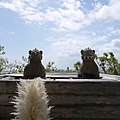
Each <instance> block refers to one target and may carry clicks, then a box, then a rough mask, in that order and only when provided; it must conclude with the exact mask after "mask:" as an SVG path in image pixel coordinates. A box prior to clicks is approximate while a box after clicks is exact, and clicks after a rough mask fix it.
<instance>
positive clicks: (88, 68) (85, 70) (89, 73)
mask: <svg viewBox="0 0 120 120" xmlns="http://www.w3.org/2000/svg"><path fill="white" fill-rule="evenodd" d="M81 54H82V56H81V57H82V60H83V63H82V65H81V66H80V70H79V71H78V77H79V78H84V79H97V78H100V77H99V70H98V66H97V64H96V63H95V61H94V58H95V50H91V49H90V48H86V49H85V50H81Z"/></svg>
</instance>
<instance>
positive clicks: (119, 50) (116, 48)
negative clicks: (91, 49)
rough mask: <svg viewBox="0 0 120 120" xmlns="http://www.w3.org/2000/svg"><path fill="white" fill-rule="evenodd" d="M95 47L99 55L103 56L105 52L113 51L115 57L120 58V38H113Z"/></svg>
mask: <svg viewBox="0 0 120 120" xmlns="http://www.w3.org/2000/svg"><path fill="white" fill-rule="evenodd" d="M95 49H96V52H97V54H98V55H99V56H101V55H102V54H103V53H104V52H107V53H109V52H113V53H114V54H115V57H116V58H117V59H119V60H120V38H118V39H113V40H112V41H111V42H109V43H105V44H103V45H101V46H96V47H95Z"/></svg>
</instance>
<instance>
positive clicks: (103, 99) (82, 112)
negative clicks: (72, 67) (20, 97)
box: [0, 74, 120, 120]
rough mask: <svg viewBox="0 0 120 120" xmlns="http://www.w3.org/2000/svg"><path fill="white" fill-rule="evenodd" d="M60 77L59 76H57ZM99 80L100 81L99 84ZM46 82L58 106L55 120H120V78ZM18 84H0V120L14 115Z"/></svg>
mask: <svg viewBox="0 0 120 120" xmlns="http://www.w3.org/2000/svg"><path fill="white" fill-rule="evenodd" d="M58 76H60V74H59V75H58ZM98 80H99V81H98ZM98 80H97V79H94V80H92V79H91V80H88V79H84V80H83V79H56V80H55V81H54V80H52V79H47V80H45V81H46V83H45V86H46V89H47V92H48V97H49V99H50V102H49V104H50V105H52V106H55V107H54V108H53V109H52V111H51V114H50V115H51V117H53V118H54V120H99V119H100V120H108V119H109V118H111V119H112V120H119V119H120V76H110V75H104V76H103V78H102V79H98ZM17 83H19V80H16V81H15V80H10V81H7V80H6V81H5V80H4V81H0V88H2V86H4V87H3V88H2V90H1V92H0V120H10V118H13V116H11V115H10V113H11V112H13V111H14V108H13V106H12V104H10V103H9V102H10V101H11V100H12V98H13V96H14V95H17V94H15V92H16V88H17V86H16V85H17Z"/></svg>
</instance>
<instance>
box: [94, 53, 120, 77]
mask: <svg viewBox="0 0 120 120" xmlns="http://www.w3.org/2000/svg"><path fill="white" fill-rule="evenodd" d="M95 58H96V62H97V63H98V65H99V66H100V68H102V70H103V72H104V73H105V74H106V73H107V74H113V75H120V63H118V60H117V59H116V57H115V56H114V54H113V53H112V52H109V53H103V56H101V57H98V56H97V55H96V56H95Z"/></svg>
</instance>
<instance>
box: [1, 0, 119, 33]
mask: <svg viewBox="0 0 120 120" xmlns="http://www.w3.org/2000/svg"><path fill="white" fill-rule="evenodd" d="M42 2H46V4H47V1H46V0H41V1H39V0H22V1H21V0H11V2H10V1H8V2H0V6H1V7H4V8H7V9H10V10H12V11H14V12H17V13H19V14H20V15H21V18H23V19H24V20H25V21H26V23H36V24H40V25H41V24H44V23H45V22H47V21H49V22H54V23H55V25H56V26H58V28H59V29H61V30H62V29H63V30H65V29H66V30H75V31H77V30H79V29H81V28H82V27H84V26H88V25H90V24H91V23H92V22H93V21H95V20H96V19H106V20H110V19H113V20H120V14H119V12H118V11H120V1H119V0H110V2H109V4H107V5H104V4H102V3H100V2H95V5H94V9H93V10H89V12H87V13H84V12H83V11H82V8H84V6H82V4H81V3H82V2H84V1H78V0H60V1H59V5H60V6H59V7H58V8H55V7H54V8H53V7H51V6H48V5H46V6H44V5H43V6H42V4H41V3H42ZM53 3H54V4H55V3H56V2H55V1H53Z"/></svg>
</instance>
